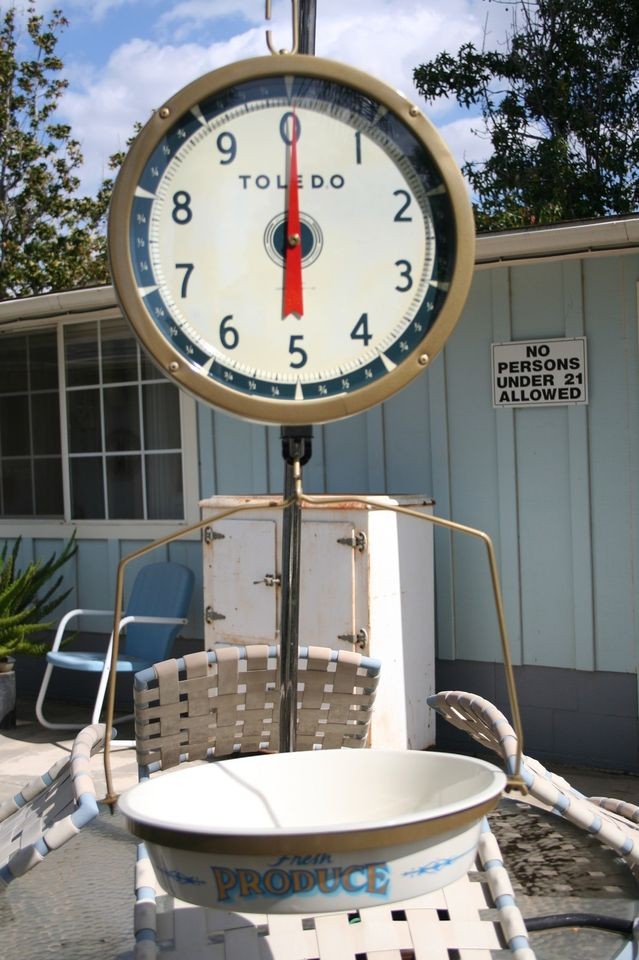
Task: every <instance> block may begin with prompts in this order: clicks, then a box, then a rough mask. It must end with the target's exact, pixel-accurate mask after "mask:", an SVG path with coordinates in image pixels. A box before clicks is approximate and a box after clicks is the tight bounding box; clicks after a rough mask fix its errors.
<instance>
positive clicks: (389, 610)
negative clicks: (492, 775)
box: [200, 497, 435, 749]
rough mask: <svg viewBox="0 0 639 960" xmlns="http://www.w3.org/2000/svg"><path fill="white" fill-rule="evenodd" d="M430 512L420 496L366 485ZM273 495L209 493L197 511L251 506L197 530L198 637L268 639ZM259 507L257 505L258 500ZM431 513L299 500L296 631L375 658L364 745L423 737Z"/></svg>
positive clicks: (276, 530)
mask: <svg viewBox="0 0 639 960" xmlns="http://www.w3.org/2000/svg"><path fill="white" fill-rule="evenodd" d="M375 499H376V501H377V502H378V503H380V504H388V505H392V504H398V505H400V506H406V507H409V508H411V509H415V510H418V511H419V512H426V513H430V512H432V501H430V500H428V499H427V498H424V497H377V498H375ZM273 500H274V498H272V497H211V498H210V499H207V500H203V501H202V502H201V504H200V506H201V507H202V509H203V511H204V515H206V514H207V513H210V514H211V516H214V515H215V514H216V513H218V512H220V511H222V510H225V509H228V508H229V507H233V506H237V505H240V504H249V503H250V504H252V505H255V507H256V509H255V511H254V512H253V511H251V512H250V513H243V514H241V515H238V516H236V517H230V518H228V519H226V520H220V521H217V522H214V523H212V524H211V526H210V527H206V528H205V530H204V547H203V555H204V557H203V563H204V619H205V645H206V648H207V649H212V648H213V647H215V646H216V645H218V644H228V643H243V644H251V643H278V642H279V619H280V594H281V591H280V575H281V553H282V526H283V522H282V521H283V517H282V511H281V510H277V511H267V510H264V509H263V508H264V506H265V504H266V503H267V502H269V503H272V502H273ZM260 508H261V509H260ZM433 603H434V601H433V540H432V525H431V524H430V523H428V522H424V521H420V520H416V519H413V518H408V517H405V516H402V515H399V514H396V513H394V512H393V511H391V510H372V509H370V508H368V507H366V506H364V505H362V504H359V503H355V502H352V501H345V502H344V503H341V504H340V505H339V506H336V505H333V504H330V505H321V506H315V505H308V504H304V506H303V512H302V545H301V588H300V634H299V635H300V643H302V644H303V645H309V644H317V645H320V646H327V647H333V648H337V649H347V650H359V651H361V652H362V653H366V654H368V655H369V656H372V657H376V658H378V659H379V660H381V662H382V679H381V683H380V686H379V688H378V694H377V703H376V707H375V713H374V717H373V724H372V745H373V746H374V747H392V748H405V747H409V748H411V749H423V748H424V747H427V746H430V745H432V744H433V743H434V739H435V735H434V734H435V731H434V719H433V718H432V717H431V713H432V711H430V710H429V709H428V707H427V705H426V697H427V696H429V695H430V694H431V693H433V692H434V675H435V667H434V660H435V652H434V615H433Z"/></svg>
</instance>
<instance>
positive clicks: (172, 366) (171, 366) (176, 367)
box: [169, 360, 180, 373]
mask: <svg viewBox="0 0 639 960" xmlns="http://www.w3.org/2000/svg"><path fill="white" fill-rule="evenodd" d="M179 369H180V364H179V363H178V362H177V360H171V362H170V364H169V370H170V371H171V373H177V371H178V370H179Z"/></svg>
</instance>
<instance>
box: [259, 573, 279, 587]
mask: <svg viewBox="0 0 639 960" xmlns="http://www.w3.org/2000/svg"><path fill="white" fill-rule="evenodd" d="M253 583H254V584H258V583H263V584H264V585H265V586H267V587H279V586H280V585H281V583H282V578H281V577H278V576H277V574H275V573H265V574H264V576H263V577H262V579H261V580H254V581H253Z"/></svg>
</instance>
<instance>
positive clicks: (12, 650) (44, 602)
mask: <svg viewBox="0 0 639 960" xmlns="http://www.w3.org/2000/svg"><path fill="white" fill-rule="evenodd" d="M21 542H22V538H21V537H18V539H17V540H16V541H15V543H14V544H13V547H12V548H11V549H9V544H8V542H7V541H5V543H4V546H3V548H2V550H0V661H6V660H7V659H8V658H10V657H13V656H14V655H15V654H16V653H26V654H30V655H31V656H38V655H40V654H42V653H44V652H45V651H46V650H48V649H49V644H47V643H45V642H42V641H41V640H36V639H35V637H34V634H38V633H42V631H43V630H50V629H51V628H52V627H53V621H51V620H47V617H48V615H49V614H50V613H51V612H52V611H53V610H55V609H56V607H58V606H59V605H60V604H61V603H62V601H63V600H64V599H65V597H66V596H67V595H68V594H69V592H70V591H69V590H65V591H64V592H63V593H59V592H58V591H59V589H60V585H61V583H62V580H63V577H62V575H59V576H57V577H55V574H56V573H57V571H58V570H59V569H60V567H62V566H63V565H64V564H65V563H67V561H68V560H70V559H71V557H72V556H74V554H75V553H76V552H77V549H78V545H77V543H76V542H75V533H74V534H73V536H72V537H71V538H70V539H69V540H68V541H67V543H66V544H65V545H64V548H63V549H62V551H61V553H60V554H58V555H57V556H56V554H55V553H54V554H52V555H51V556H50V557H49V559H48V560H46V561H44V562H43V561H42V560H34V561H32V562H31V563H30V564H29V565H28V566H27V568H26V569H25V570H18V568H17V557H18V553H19V550H20V544H21ZM54 577H55V579H54V580H53V582H51V581H52V578H54Z"/></svg>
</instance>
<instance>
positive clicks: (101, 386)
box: [97, 320, 111, 520]
mask: <svg viewBox="0 0 639 960" xmlns="http://www.w3.org/2000/svg"><path fill="white" fill-rule="evenodd" d="M97 337H98V396H99V400H100V445H101V447H102V453H101V459H102V486H103V488H104V518H105V520H110V519H111V513H110V510H109V507H110V504H109V485H108V474H107V449H106V424H105V421H104V379H103V376H102V323H101V321H100V320H98V322H97Z"/></svg>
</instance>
